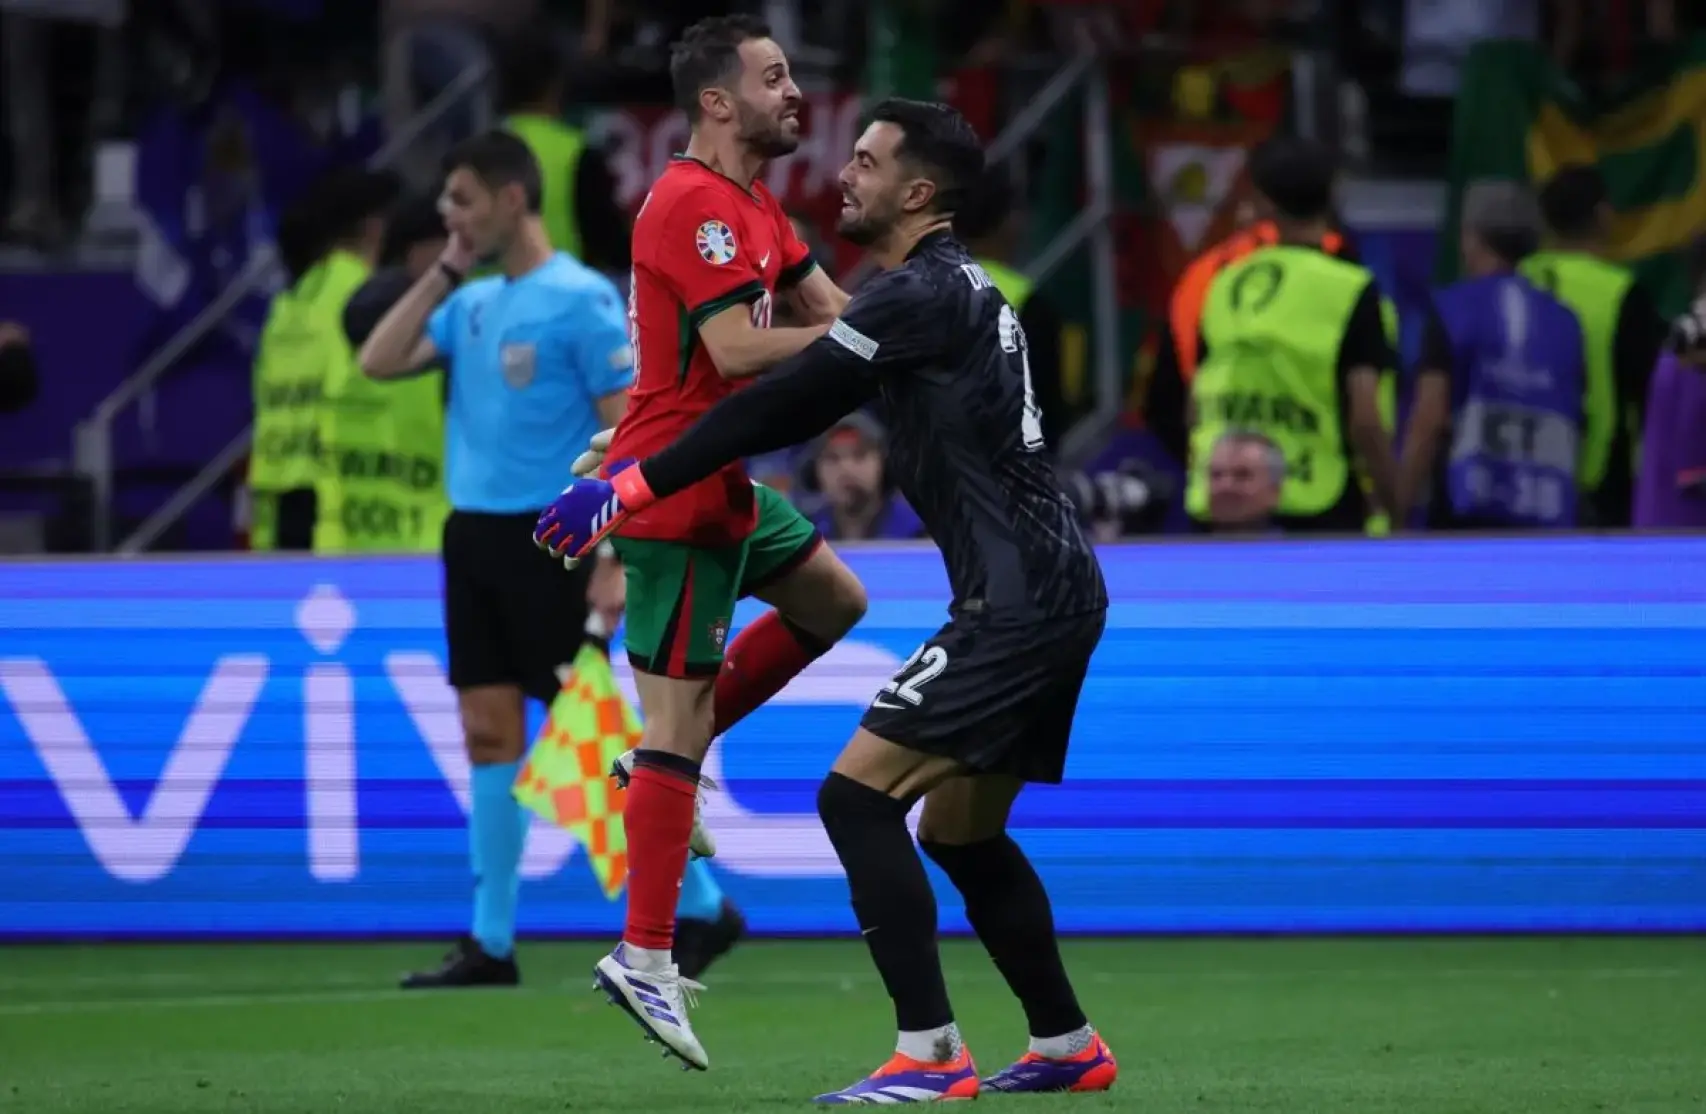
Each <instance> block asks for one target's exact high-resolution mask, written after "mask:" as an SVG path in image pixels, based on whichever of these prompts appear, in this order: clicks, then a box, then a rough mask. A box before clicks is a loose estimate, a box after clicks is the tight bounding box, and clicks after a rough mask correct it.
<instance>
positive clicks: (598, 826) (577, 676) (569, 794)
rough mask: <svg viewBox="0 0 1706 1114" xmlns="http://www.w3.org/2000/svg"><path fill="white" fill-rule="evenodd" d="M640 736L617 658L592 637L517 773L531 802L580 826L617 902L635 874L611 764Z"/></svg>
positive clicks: (580, 836) (521, 797) (560, 822)
mask: <svg viewBox="0 0 1706 1114" xmlns="http://www.w3.org/2000/svg"><path fill="white" fill-rule="evenodd" d="M639 741H640V717H639V715H638V714H637V713H635V711H634V709H633V706H632V705H630V704H629V703H628V699H627V697H626V696H624V695H623V694H622V690H621V689H620V688H618V687H617V685H616V675H615V674H614V673H612V672H611V670H610V657H609V655H608V654H607V653H605V652H604V650H603V649H601V648H600V647H599V646H596V645H593V644H592V643H591V642H588V643H587V644H586V645H583V646H582V647H581V649H580V652H579V653H577V654H576V655H575V661H574V665H573V666H572V667H571V668H570V669H569V670H568V671H567V672H565V673H564V674H563V687H562V688H561V689H560V690H559V691H558V693H557V698H556V699H555V700H553V701H552V702H551V710H550V713H549V714H548V716H547V718H546V720H545V727H544V730H542V731H541V732H540V733H539V738H538V739H536V740H534V743H533V749H532V750H531V751H529V752H528V755H527V761H526V762H525V763H524V764H523V765H522V767H521V773H520V774H518V775H517V776H516V779H515V797H516V800H518V801H520V802H521V803H522V804H523V805H524V806H526V807H527V808H529V809H531V810H532V811H534V812H536V813H538V814H539V815H540V816H543V817H544V818H545V819H546V820H548V821H550V822H551V823H553V824H555V825H557V826H558V827H560V828H566V829H568V830H569V831H570V832H572V833H573V834H574V836H575V838H576V839H577V840H579V841H580V845H581V847H582V848H584V849H585V851H586V856H587V860H588V861H589V862H591V863H592V869H593V873H594V875H595V876H597V878H598V884H599V885H600V886H601V887H603V889H604V896H605V897H606V898H608V899H609V900H611V901H615V900H616V897H617V895H619V894H620V893H621V892H622V886H623V885H624V883H626V882H627V880H628V837H627V833H626V832H625V831H624V829H623V827H622V805H623V800H624V798H625V797H626V796H627V793H626V792H625V791H624V790H622V789H618V788H617V787H616V783H615V782H613V781H611V780H610V764H611V763H612V762H614V761H615V760H616V758H617V756H618V755H620V754H622V753H623V752H624V751H626V750H628V749H630V748H631V747H633V746H635V745H636V744H637V743H638V742H639Z"/></svg>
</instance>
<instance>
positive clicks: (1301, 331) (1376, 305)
mask: <svg viewBox="0 0 1706 1114" xmlns="http://www.w3.org/2000/svg"><path fill="white" fill-rule="evenodd" d="M1250 177H1251V180H1252V182H1253V183H1254V185H1255V188H1256V193H1257V198H1258V206H1259V208H1260V209H1262V210H1265V212H1264V213H1263V215H1264V216H1267V217H1268V218H1269V219H1271V220H1273V221H1274V223H1275V226H1276V228H1277V231H1278V234H1279V242H1278V243H1277V244H1274V245H1272V246H1269V247H1263V248H1258V249H1257V250H1256V251H1254V252H1252V253H1250V254H1249V255H1247V256H1245V257H1244V258H1243V259H1242V260H1240V261H1239V262H1237V263H1234V264H1232V265H1231V266H1229V267H1227V268H1226V269H1225V270H1223V271H1221V272H1220V274H1219V275H1218V276H1217V277H1216V278H1215V279H1214V282H1213V283H1212V285H1211V286H1210V287H1209V290H1208V295H1207V297H1206V299H1205V300H1204V303H1203V311H1202V316H1201V340H1200V341H1199V343H1198V346H1197V349H1198V351H1199V352H1200V353H1201V364H1200V367H1199V369H1198V371H1197V374H1196V376H1195V378H1194V379H1193V381H1192V383H1191V403H1190V411H1191V415H1192V422H1191V436H1190V453H1189V456H1190V461H1189V464H1188V470H1189V486H1188V489H1187V492H1186V507H1187V509H1188V510H1189V511H1190V514H1191V516H1192V518H1194V519H1195V520H1196V521H1197V522H1198V523H1199V524H1204V525H1206V524H1207V523H1208V522H1209V499H1208V488H1209V484H1208V468H1209V457H1210V455H1211V453H1212V451H1213V448H1214V446H1215V444H1216V443H1217V442H1218V441H1219V440H1220V438H1221V436H1222V435H1223V434H1224V433H1225V432H1226V431H1227V430H1228V429H1231V428H1242V429H1249V430H1253V431H1256V432H1260V433H1262V434H1263V435H1265V436H1266V437H1267V438H1268V439H1269V440H1271V441H1273V442H1274V444H1276V445H1278V446H1279V447H1280V448H1281V450H1282V451H1283V452H1284V453H1285V461H1286V477H1285V486H1284V487H1283V488H1282V489H1281V492H1280V506H1279V514H1278V519H1279V521H1280V522H1281V523H1282V524H1283V525H1284V526H1285V527H1286V528H1287V529H1288V530H1324V531H1343V532H1349V531H1356V530H1361V529H1363V528H1364V527H1365V519H1366V518H1367V517H1368V510H1367V503H1366V501H1365V499H1364V495H1363V490H1362V485H1361V484H1360V483H1359V482H1358V480H1357V476H1356V468H1355V467H1354V463H1355V462H1358V461H1360V463H1361V465H1362V466H1363V467H1364V468H1366V470H1367V473H1368V475H1369V479H1370V482H1371V484H1372V487H1373V490H1374V496H1375V504H1376V508H1377V509H1378V510H1379V511H1381V512H1389V511H1390V510H1391V509H1392V508H1393V507H1394V506H1395V505H1396V502H1397V487H1398V477H1397V471H1398V469H1397V464H1396V462H1395V461H1394V460H1393V458H1392V439H1391V435H1390V433H1389V432H1388V431H1387V428H1386V422H1385V419H1384V418H1383V416H1382V412H1381V401H1380V393H1381V382H1382V377H1383V376H1384V375H1385V374H1386V373H1387V369H1390V368H1392V367H1393V366H1394V364H1395V362H1396V361H1395V359H1394V357H1393V355H1392V349H1391V344H1390V342H1389V340H1388V338H1387V333H1386V324H1385V320H1384V314H1383V310H1382V304H1381V298H1380V291H1379V289H1378V287H1377V286H1376V285H1375V282H1374V276H1373V275H1372V274H1370V273H1369V271H1368V270H1367V269H1366V268H1364V267H1361V266H1358V265H1356V264H1354V263H1348V262H1345V261H1343V260H1339V259H1334V258H1331V257H1330V256H1327V255H1325V254H1323V253H1322V252H1321V250H1320V244H1321V241H1322V240H1323V238H1325V237H1326V235H1327V234H1328V232H1329V221H1330V220H1331V216H1332V201H1333V179H1334V169H1333V162H1332V158H1331V156H1330V155H1329V154H1328V153H1327V152H1326V151H1325V150H1324V149H1323V148H1322V147H1321V146H1320V145H1319V144H1316V143H1313V142H1309V141H1305V140H1294V139H1286V140H1269V141H1268V142H1266V143H1263V144H1262V145H1261V146H1259V147H1257V148H1256V149H1255V151H1254V152H1252V153H1251V156H1250Z"/></svg>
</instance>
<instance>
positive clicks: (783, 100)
mask: <svg viewBox="0 0 1706 1114" xmlns="http://www.w3.org/2000/svg"><path fill="white" fill-rule="evenodd" d="M740 57H741V77H740V81H739V82H738V83H737V87H736V88H735V89H733V90H731V93H732V96H731V97H730V99H731V100H732V101H733V102H734V110H735V125H736V127H738V128H739V131H740V139H741V142H742V143H744V144H746V145H747V147H748V148H750V149H751V150H752V151H753V152H754V153H755V154H757V155H759V156H760V157H762V158H767V159H776V158H781V157H782V156H783V155H791V154H793V153H794V151H795V150H796V149H798V147H799V146H800V99H801V98H800V87H799V86H798V85H795V84H794V79H793V77H792V76H791V75H790V74H789V73H788V58H787V56H786V55H785V54H783V53H782V48H781V47H779V46H777V45H776V43H775V42H774V41H773V40H770V39H750V40H748V41H747V42H744V43H742V44H741V46H740Z"/></svg>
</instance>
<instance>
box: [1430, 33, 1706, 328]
mask: <svg viewBox="0 0 1706 1114" xmlns="http://www.w3.org/2000/svg"><path fill="white" fill-rule="evenodd" d="M1579 163H1594V164H1597V165H1598V167H1599V169H1600V172H1601V173H1602V174H1603V175H1604V176H1605V181H1606V186H1607V189H1608V191H1609V193H1610V196H1611V204H1612V206H1613V208H1615V209H1616V211H1617V217H1616V220H1615V223H1614V225H1613V239H1614V241H1615V244H1616V254H1617V257H1618V258H1619V259H1620V260H1621V261H1622V262H1623V263H1625V264H1627V265H1628V266H1630V267H1632V268H1634V269H1635V271H1636V273H1637V274H1638V275H1639V276H1640V278H1641V279H1642V281H1643V284H1644V285H1645V286H1646V287H1647V289H1648V290H1649V291H1651V292H1652V294H1653V297H1654V298H1656V299H1657V300H1658V302H1659V308H1660V309H1661V310H1663V311H1664V312H1665V313H1667V314H1671V313H1679V312H1681V311H1682V310H1683V309H1684V308H1685V307H1686V305H1687V303H1688V302H1689V301H1691V300H1692V299H1691V296H1690V295H1691V292H1690V291H1689V289H1688V281H1687V276H1686V275H1685V274H1684V273H1683V267H1682V260H1681V256H1680V254H1679V249H1681V248H1683V247H1685V246H1686V245H1687V244H1688V242H1689V241H1690V240H1691V239H1692V238H1693V237H1694V236H1696V235H1699V234H1700V233H1701V232H1702V231H1706V36H1694V37H1692V38H1688V39H1684V40H1682V41H1681V42H1680V43H1679V44H1678V45H1677V46H1676V47H1674V48H1673V49H1672V50H1671V51H1670V52H1669V54H1668V56H1667V57H1664V58H1662V59H1659V60H1657V61H1655V62H1654V63H1653V64H1651V65H1649V66H1648V67H1647V68H1646V69H1645V70H1644V71H1641V72H1637V73H1634V74H1631V75H1630V76H1629V77H1627V78H1625V79H1624V80H1623V81H1622V82H1620V83H1619V85H1618V87H1616V88H1614V89H1609V90H1606V91H1604V92H1603V93H1601V92H1590V91H1588V90H1585V89H1583V88H1581V87H1580V86H1578V85H1577V84H1575V83H1574V82H1573V81H1571V80H1570V78H1569V77H1567V76H1566V75H1565V74H1564V73H1563V71H1561V70H1560V69H1559V68H1558V67H1557V65H1555V64H1554V63H1553V62H1552V60H1551V58H1549V57H1548V56H1547V55H1546V54H1545V53H1544V52H1543V51H1542V50H1541V49H1540V48H1539V47H1538V46H1536V45H1535V44H1533V43H1522V42H1489V43H1482V44H1481V45H1479V46H1477V47H1476V48H1475V49H1474V51H1473V52H1472V53H1471V54H1470V55H1469V58H1468V59H1467V61H1466V62H1465V64H1464V68H1463V84H1462V87H1461V88H1460V89H1459V90H1458V94H1457V114H1456V119H1455V120H1454V121H1453V124H1452V152H1451V172H1450V193H1449V200H1448V203H1447V211H1446V222H1445V227H1444V232H1443V234H1442V235H1441V237H1440V258H1439V267H1438V278H1439V279H1440V281H1442V282H1450V281H1452V280H1453V279H1455V278H1456V277H1457V274H1458V243H1457V239H1458V218H1459V209H1460V206H1461V202H1462V198H1463V190H1464V187H1466V186H1467V185H1468V184H1469V183H1471V182H1474V181H1478V180H1480V179H1485V178H1493V179H1515V180H1522V181H1529V182H1533V183H1535V184H1536V185H1538V184H1539V183H1541V182H1544V181H1545V180H1546V179H1547V178H1548V177H1549V176H1550V175H1551V174H1552V173H1553V172H1554V171H1556V170H1557V169H1559V168H1560V167H1563V166H1568V165H1573V164H1579Z"/></svg>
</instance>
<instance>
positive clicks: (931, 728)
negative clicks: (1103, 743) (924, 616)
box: [859, 611, 1107, 785]
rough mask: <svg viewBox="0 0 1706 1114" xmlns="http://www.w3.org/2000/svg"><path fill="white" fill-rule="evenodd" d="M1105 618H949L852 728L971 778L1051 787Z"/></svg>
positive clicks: (1062, 767)
mask: <svg viewBox="0 0 1706 1114" xmlns="http://www.w3.org/2000/svg"><path fill="white" fill-rule="evenodd" d="M1106 623H1107V612H1105V611H1096V612H1092V613H1091V614H1088V615H1078V616H1073V617H1071V618H1066V619H1046V620H1042V621H1039V622H1035V623H1024V624H1012V623H1005V624H997V623H992V622H990V621H989V620H988V619H987V618H985V617H983V616H979V615H965V616H959V617H956V618H955V619H954V620H953V621H952V622H950V623H949V624H948V625H947V626H945V627H943V628H942V629H941V630H939V631H937V632H936V633H935V634H933V635H931V636H930V638H929V639H928V640H927V641H926V642H925V643H924V645H922V646H920V647H919V648H918V652H917V653H915V654H914V655H913V656H912V657H911V658H910V659H908V661H907V663H906V664H905V665H904V666H902V667H901V668H900V671H899V672H897V673H896V674H895V675H894V678H893V679H892V680H891V681H889V683H888V684H886V685H884V686H883V689H882V691H881V692H879V693H877V696H876V698H875V699H874V700H872V701H871V704H870V707H869V708H867V709H866V711H865V716H864V718H863V719H862V720H860V721H859V726H861V727H863V728H864V729H865V730H867V731H869V732H870V733H871V734H873V735H876V736H877V737H878V738H881V739H887V740H888V741H889V742H891V743H894V744H896V745H898V746H903V747H906V748H907V749H908V750H916V751H919V752H921V753H924V754H934V755H940V756H942V757H944V758H952V759H955V760H957V761H959V762H961V763H963V764H964V765H965V766H967V767H969V768H970V769H972V770H974V771H976V772H978V773H988V774H1010V775H1012V776H1014V777H1017V778H1020V779H1022V780H1024V781H1036V782H1045V783H1048V784H1051V785H1052V784H1055V783H1058V782H1059V781H1060V780H1061V778H1062V777H1063V776H1064V775H1065V773H1066V751H1067V748H1068V746H1069V745H1070V744H1071V740H1072V720H1073V717H1074V716H1075V715H1076V714H1077V712H1078V695H1079V693H1080V692H1081V691H1083V688H1084V678H1085V676H1086V675H1087V674H1088V673H1089V671H1090V658H1091V656H1092V655H1093V654H1094V653H1095V651H1096V645H1097V643H1099V642H1100V641H1101V640H1102V628H1103V626H1105V625H1106Z"/></svg>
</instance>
